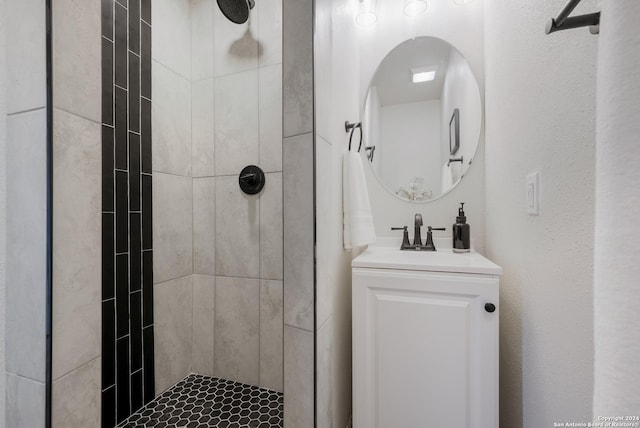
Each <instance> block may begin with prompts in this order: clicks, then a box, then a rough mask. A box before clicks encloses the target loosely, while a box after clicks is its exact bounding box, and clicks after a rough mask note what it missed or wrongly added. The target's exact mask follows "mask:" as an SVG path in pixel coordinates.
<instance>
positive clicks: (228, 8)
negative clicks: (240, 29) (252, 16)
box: [218, 0, 255, 24]
mask: <svg viewBox="0 0 640 428" xmlns="http://www.w3.org/2000/svg"><path fill="white" fill-rule="evenodd" d="M254 5H255V0H218V7H219V8H220V10H221V11H222V13H223V15H224V16H226V17H227V19H228V20H229V21H231V22H233V23H235V24H244V23H245V22H247V19H249V9H253V6H254Z"/></svg>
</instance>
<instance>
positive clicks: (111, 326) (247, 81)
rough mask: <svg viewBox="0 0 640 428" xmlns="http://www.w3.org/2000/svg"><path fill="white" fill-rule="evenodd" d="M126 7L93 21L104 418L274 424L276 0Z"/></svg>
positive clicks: (277, 397)
mask: <svg viewBox="0 0 640 428" xmlns="http://www.w3.org/2000/svg"><path fill="white" fill-rule="evenodd" d="M138 5H139V3H138V2H137V1H136V0H130V1H129V2H124V3H123V2H120V1H119V0H115V1H112V2H109V6H110V7H111V6H112V7H113V10H112V13H111V18H112V20H111V21H110V22H112V23H113V24H112V26H111V25H105V27H104V28H103V45H105V46H104V47H103V54H104V55H103V60H102V61H103V65H104V67H103V73H104V74H103V94H102V95H103V147H104V148H105V150H104V151H103V165H104V166H105V169H104V172H103V173H104V177H105V178H106V179H105V180H104V181H103V219H104V221H103V228H104V229H105V230H106V232H105V233H104V234H103V325H102V332H103V341H102V355H103V357H102V365H103V377H102V390H103V399H102V414H103V421H102V424H103V427H113V426H114V425H116V424H117V425H118V426H119V427H134V426H146V427H156V426H157V427H161V426H162V427H165V426H166V427H178V426H179V427H183V426H211V427H218V426H225V427H226V426H256V427H257V426H267V427H280V426H282V422H283V391H284V380H283V328H284V320H283V256H282V251H283V245H282V242H283V232H282V230H283V224H282V223H283V222H282V200H283V199H282V174H283V172H282V171H283V168H282V95H281V92H282V89H281V87H282V54H281V44H282V34H281V20H277V19H275V20H274V19H273V16H274V15H275V16H277V15H278V14H281V10H282V4H281V1H280V0H277V1H265V2H262V3H260V5H258V6H256V7H253V6H254V4H253V2H251V3H249V2H247V1H245V0H242V1H235V2H233V1H228V0H226V1H225V0H218V1H217V2H216V1H214V0H191V1H185V0H163V1H159V2H153V5H152V7H151V4H150V3H149V8H147V9H145V10H139V9H138ZM250 9H253V10H252V14H253V15H254V16H255V17H256V18H257V19H256V20H255V21H256V22H258V20H259V18H260V14H265V15H266V16H267V18H266V19H262V20H260V21H259V24H260V25H258V26H256V25H255V24H253V28H250V30H252V31H251V34H252V36H251V37H249V38H247V37H246V35H245V31H246V30H247V28H246V27H250V26H251V25H252V23H251V22H249V23H247V21H248V16H249V11H250ZM103 12H104V11H103ZM141 12H142V13H141ZM229 21H231V22H229ZM104 22H106V20H105V21H103V23H104ZM235 24H242V25H235ZM238 40H242V42H241V43H237V41H238ZM105 53H106V54H105ZM247 166H251V167H250V168H249V169H250V170H251V171H250V172H252V173H254V175H255V174H256V173H255V171H259V172H260V173H261V177H262V181H261V183H262V184H264V187H261V186H260V188H256V191H253V192H248V193H247V192H246V187H247V186H246V182H247V180H249V179H250V178H251V177H249V178H247V177H248V173H245V172H242V171H245V169H246V167H247ZM262 171H264V174H262ZM243 180H244V181H243ZM243 185H244V186H243Z"/></svg>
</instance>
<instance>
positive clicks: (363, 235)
mask: <svg viewBox="0 0 640 428" xmlns="http://www.w3.org/2000/svg"><path fill="white" fill-rule="evenodd" d="M342 198H343V200H342V202H343V205H342V210H343V223H344V248H345V249H347V250H350V249H351V248H354V247H363V246H365V245H369V244H373V243H375V242H376V233H375V228H374V226H373V215H372V214H371V204H370V203H369V191H368V189H367V182H366V178H365V176H364V169H363V168H362V157H361V156H360V153H358V152H355V151H353V152H351V151H347V152H346V153H345V155H344V160H343V163H342Z"/></svg>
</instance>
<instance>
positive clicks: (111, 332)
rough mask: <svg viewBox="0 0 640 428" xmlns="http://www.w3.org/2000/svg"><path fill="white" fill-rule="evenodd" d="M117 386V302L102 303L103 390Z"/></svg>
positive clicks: (112, 300) (111, 300)
mask: <svg viewBox="0 0 640 428" xmlns="http://www.w3.org/2000/svg"><path fill="white" fill-rule="evenodd" d="M115 384H116V307H115V300H114V299H110V300H107V301H104V302H102V389H106V388H109V387H110V386H113V385H115Z"/></svg>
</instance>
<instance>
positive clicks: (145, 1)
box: [140, 0, 151, 24]
mask: <svg viewBox="0 0 640 428" xmlns="http://www.w3.org/2000/svg"><path fill="white" fill-rule="evenodd" d="M140 18H142V20H144V21H145V22H147V23H148V24H151V0H141V2H140Z"/></svg>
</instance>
